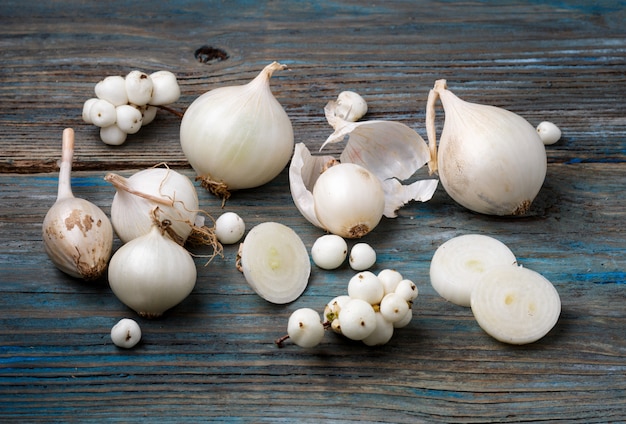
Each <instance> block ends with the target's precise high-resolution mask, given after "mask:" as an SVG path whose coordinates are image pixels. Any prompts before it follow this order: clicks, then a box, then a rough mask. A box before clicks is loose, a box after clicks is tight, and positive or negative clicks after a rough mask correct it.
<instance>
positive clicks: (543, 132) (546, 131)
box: [537, 121, 561, 145]
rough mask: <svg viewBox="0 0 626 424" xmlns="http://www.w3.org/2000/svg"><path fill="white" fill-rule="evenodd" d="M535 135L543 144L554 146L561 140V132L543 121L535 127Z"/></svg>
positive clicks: (551, 124)
mask: <svg viewBox="0 0 626 424" xmlns="http://www.w3.org/2000/svg"><path fill="white" fill-rule="evenodd" d="M537 133H538V134H539V138H541V141H543V144H545V145H550V144H554V143H556V142H557V141H559V140H560V139H561V130H560V129H559V127H557V126H556V125H555V124H553V123H552V122H548V121H543V122H542V123H540V124H539V125H537Z"/></svg>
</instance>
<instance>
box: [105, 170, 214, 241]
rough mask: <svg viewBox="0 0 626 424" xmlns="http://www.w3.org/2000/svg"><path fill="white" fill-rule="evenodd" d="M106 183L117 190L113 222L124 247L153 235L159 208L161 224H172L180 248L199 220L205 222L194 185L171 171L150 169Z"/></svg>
mask: <svg viewBox="0 0 626 424" xmlns="http://www.w3.org/2000/svg"><path fill="white" fill-rule="evenodd" d="M104 179H105V180H106V181H108V182H110V183H111V184H113V186H115V188H116V190H117V192H116V193H115V196H114V197H113V202H112V203H111V222H112V223H113V228H114V229H115V232H116V234H117V235H118V237H119V238H120V240H122V242H124V243H127V242H129V241H131V240H133V239H135V238H137V237H140V236H143V235H145V234H147V233H148V232H150V230H151V228H152V227H153V216H152V215H153V214H152V211H153V210H154V209H155V208H156V207H158V212H159V220H164V219H167V220H169V222H171V225H170V226H169V230H168V234H170V235H172V236H173V238H174V239H175V241H177V242H178V243H179V244H184V242H185V241H186V240H187V238H188V237H189V235H190V234H191V233H192V231H193V229H194V226H195V224H196V220H197V218H198V217H199V218H202V216H198V210H199V209H198V207H199V206H198V195H197V192H196V188H195V187H194V185H193V183H192V182H191V180H189V178H187V177H186V176H184V175H182V174H180V173H179V172H176V171H174V170H172V169H168V168H149V169H145V170H143V171H139V172H137V173H135V174H133V175H132V176H130V177H129V178H124V177H122V176H121V175H117V174H114V173H108V174H107V175H106V176H105V177H104ZM200 227H201V225H200Z"/></svg>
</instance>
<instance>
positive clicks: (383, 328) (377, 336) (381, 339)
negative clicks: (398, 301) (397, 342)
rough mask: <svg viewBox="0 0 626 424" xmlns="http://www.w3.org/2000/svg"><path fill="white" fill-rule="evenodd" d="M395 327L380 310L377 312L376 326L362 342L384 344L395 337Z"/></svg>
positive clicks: (376, 344)
mask: <svg viewBox="0 0 626 424" xmlns="http://www.w3.org/2000/svg"><path fill="white" fill-rule="evenodd" d="M393 329H394V327H393V324H392V323H391V322H389V321H388V320H387V319H386V318H385V317H384V316H383V315H382V314H381V313H380V312H376V328H375V329H374V331H372V333H371V334H370V335H369V336H367V337H365V338H364V339H363V340H362V342H363V343H365V344H366V345H367V346H381V345H384V344H386V343H387V342H388V341H389V340H391V337H393Z"/></svg>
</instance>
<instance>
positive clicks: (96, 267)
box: [42, 128, 113, 280]
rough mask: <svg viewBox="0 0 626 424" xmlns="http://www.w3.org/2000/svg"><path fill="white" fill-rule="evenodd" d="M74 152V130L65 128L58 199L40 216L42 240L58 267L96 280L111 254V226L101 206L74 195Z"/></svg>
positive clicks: (80, 276) (75, 275)
mask: <svg viewBox="0 0 626 424" xmlns="http://www.w3.org/2000/svg"><path fill="white" fill-rule="evenodd" d="M73 156H74V130H73V129H71V128H66V129H65V130H64V131H63V150H62V156H61V167H60V168H61V169H60V171H59V187H58V192H57V199H56V201H55V203H54V205H52V207H51V208H50V209H49V210H48V212H47V213H46V216H45V218H44V220H43V225H42V238H43V244H44V248H45V250H46V253H47V254H48V257H49V258H50V259H51V260H52V262H53V263H54V265H55V266H56V267H57V268H58V269H60V270H61V271H63V272H65V273H66V274H68V275H71V276H72V277H76V278H82V279H84V280H95V279H97V278H99V277H100V276H101V275H102V274H104V272H105V270H106V267H107V264H108V262H109V258H110V257H111V251H112V248H113V228H112V226H111V222H110V221H109V218H108V217H107V216H106V214H105V213H104V212H103V211H102V209H100V208H99V207H98V206H96V205H94V204H93V203H91V202H89V201H87V200H85V199H80V198H77V197H74V194H73V193H72V187H71V173H72V159H73Z"/></svg>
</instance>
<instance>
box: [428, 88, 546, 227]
mask: <svg viewBox="0 0 626 424" xmlns="http://www.w3.org/2000/svg"><path fill="white" fill-rule="evenodd" d="M438 98H439V99H441V103H442V105H443V109H444V112H445V121H444V126H443V130H442V132H441V137H440V140H439V147H438V148H437V137H436V132H435V102H436V101H437V99H438ZM426 129H427V132H428V140H429V146H430V151H431V158H430V162H429V169H430V171H431V173H433V172H438V173H439V178H440V180H441V183H442V185H443V187H444V189H445V190H446V192H447V193H448V195H450V197H452V199H453V200H455V201H456V202H457V203H459V204H460V205H462V206H464V207H466V208H467V209H470V210H472V211H474V212H478V213H483V214H488V215H513V216H515V215H524V214H526V213H527V212H528V210H529V208H530V205H531V203H532V201H533V200H534V199H535V197H536V196H537V194H538V193H539V190H540V189H541V186H542V185H543V181H544V179H545V176H546V169H547V157H546V152H545V147H544V145H543V142H542V141H541V138H540V137H539V135H538V134H537V131H536V130H535V128H534V127H533V126H532V125H530V123H528V121H526V120H525V119H524V118H522V117H521V116H519V115H517V114H515V113H513V112H510V111H508V110H505V109H502V108H498V107H494V106H488V105H481V104H476V103H470V102H466V101H464V100H461V99H460V98H458V97H457V96H456V95H454V94H453V93H452V92H451V91H449V90H448V89H447V85H446V81H445V80H438V81H436V82H435V86H434V88H433V89H432V90H431V91H430V93H429V97H428V103H427V109H426Z"/></svg>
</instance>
